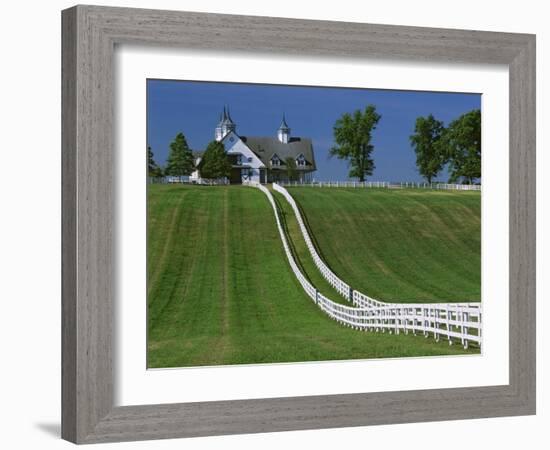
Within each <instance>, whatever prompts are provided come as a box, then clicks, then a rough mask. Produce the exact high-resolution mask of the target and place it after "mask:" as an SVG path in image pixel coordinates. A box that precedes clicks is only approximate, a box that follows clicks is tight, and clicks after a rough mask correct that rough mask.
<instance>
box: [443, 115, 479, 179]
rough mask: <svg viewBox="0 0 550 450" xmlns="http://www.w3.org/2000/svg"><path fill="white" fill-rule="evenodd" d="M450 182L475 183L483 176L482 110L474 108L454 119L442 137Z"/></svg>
mask: <svg viewBox="0 0 550 450" xmlns="http://www.w3.org/2000/svg"><path fill="white" fill-rule="evenodd" d="M442 145H443V147H444V148H445V152H446V159H447V160H448V162H449V172H450V180H449V181H450V182H451V183H455V182H458V181H461V180H462V181H467V182H468V183H470V184H471V183H473V182H474V181H475V180H476V179H479V178H481V111H480V110H479V109H474V110H472V111H470V112H468V113H465V114H463V115H461V116H460V117H459V118H458V119H456V120H453V121H452V122H451V123H450V124H449V126H448V127H447V129H446V130H445V132H444V134H443V138H442Z"/></svg>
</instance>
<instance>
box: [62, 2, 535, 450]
mask: <svg viewBox="0 0 550 450" xmlns="http://www.w3.org/2000/svg"><path fill="white" fill-rule="evenodd" d="M62 25H63V47H62V53H63V55H62V78H63V79H62V81H63V90H62V92H63V111H62V122H63V136H62V145H63V149H62V150H63V189H62V192H63V222H62V223H63V249H62V252H63V299H62V305H63V311H62V312H63V315H62V318H63V320H62V327H63V330H62V337H63V339H62V356H63V367H62V378H63V379H62V435H63V437H64V438H65V439H67V440H70V441H72V442H75V443H94V442H113V441H127V440H143V439H160V438H176V437H192V436H208V435H221V434H235V433H257V432H270V431H284V430H298V429H318V428H329V427H330V428H334V427H346V426H360V425H371V424H389V423H403V422H415V421H416V422H419V421H431V420H452V419H465V418H480V417H496V416H510V415H525V414H534V413H535V391H536V386H535V134H536V133H535V37H534V36H533V35H525V34H511V33H493V32H481V31H465V30H449V29H436V28H416V27H404V26H390V25H371V24H359V23H342V22H328V21H308V20H297V19H280V18H270V17H248V16H233V15H219V14H204V13H188V12H175V11H155V10H141V9H127V8H109V7H99V6H75V7H73V8H70V9H67V10H65V11H63V13H62ZM328 36H330V39H328V38H327V37H328ZM405 374H406V376H405Z"/></svg>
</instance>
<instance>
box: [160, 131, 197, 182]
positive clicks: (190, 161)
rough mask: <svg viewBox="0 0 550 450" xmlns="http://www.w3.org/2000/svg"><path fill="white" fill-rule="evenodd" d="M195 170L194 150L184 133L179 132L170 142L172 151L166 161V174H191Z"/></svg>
mask: <svg viewBox="0 0 550 450" xmlns="http://www.w3.org/2000/svg"><path fill="white" fill-rule="evenodd" d="M193 170H195V162H194V157H193V152H192V151H191V149H190V148H189V146H188V145H187V140H186V139H185V136H184V135H183V133H178V134H177V135H176V137H175V138H174V140H173V141H172V143H171V144H170V153H169V154H168V160H167V161H166V170H165V172H166V175H173V176H177V177H179V176H183V175H191V173H192V172H193Z"/></svg>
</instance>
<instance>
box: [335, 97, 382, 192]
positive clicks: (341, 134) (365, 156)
mask: <svg viewBox="0 0 550 450" xmlns="http://www.w3.org/2000/svg"><path fill="white" fill-rule="evenodd" d="M381 117H382V116H381V115H380V114H378V113H377V112H376V107H375V106H374V105H368V106H367V107H366V108H365V110H364V111H361V110H356V111H355V112H353V114H350V113H345V114H343V115H342V117H340V118H339V119H338V120H337V121H336V123H335V124H334V129H333V131H334V141H335V142H336V145H335V146H334V147H332V148H331V149H330V153H329V154H330V156H336V157H337V158H338V159H345V160H347V161H348V163H349V165H350V171H349V176H350V177H352V178H358V179H359V181H365V177H367V176H370V175H372V172H373V170H374V168H375V166H374V161H373V159H372V158H371V153H372V151H373V150H374V146H373V145H372V132H373V131H374V130H375V129H376V125H377V124H378V122H379V120H380V118H381Z"/></svg>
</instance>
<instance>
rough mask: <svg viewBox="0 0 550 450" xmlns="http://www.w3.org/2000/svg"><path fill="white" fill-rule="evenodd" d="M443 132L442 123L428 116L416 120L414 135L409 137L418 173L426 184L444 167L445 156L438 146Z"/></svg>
mask: <svg viewBox="0 0 550 450" xmlns="http://www.w3.org/2000/svg"><path fill="white" fill-rule="evenodd" d="M443 130H444V127H443V122H441V121H439V120H437V119H436V118H435V117H434V116H433V115H432V114H430V115H429V116H427V117H418V118H417V119H416V123H415V127H414V134H413V135H411V136H410V141H411V144H412V146H413V148H414V151H415V153H416V166H417V168H418V172H419V173H420V175H422V176H423V177H424V178H426V180H427V181H428V183H431V182H432V179H433V178H436V177H437V175H438V174H439V172H441V169H443V166H444V165H445V161H446V156H445V154H444V151H443V150H442V148H441V145H440V141H441V135H442V134H443Z"/></svg>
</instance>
